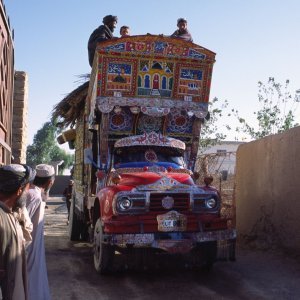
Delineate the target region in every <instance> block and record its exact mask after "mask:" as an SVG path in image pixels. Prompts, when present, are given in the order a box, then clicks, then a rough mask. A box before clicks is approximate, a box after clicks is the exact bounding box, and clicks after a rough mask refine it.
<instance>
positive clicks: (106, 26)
mask: <svg viewBox="0 0 300 300" xmlns="http://www.w3.org/2000/svg"><path fill="white" fill-rule="evenodd" d="M102 22H103V25H100V26H99V27H98V28H96V29H95V30H94V31H93V32H92V34H91V36H90V38H89V41H88V53H89V64H90V66H91V67H92V65H93V60H94V55H95V50H96V47H97V43H100V42H103V41H106V40H110V39H112V38H113V37H114V36H113V32H114V29H115V28H116V26H117V23H118V18H117V17H116V16H112V15H108V16H105V17H104V18H103V21H102Z"/></svg>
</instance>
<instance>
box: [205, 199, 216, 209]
mask: <svg viewBox="0 0 300 300" xmlns="http://www.w3.org/2000/svg"><path fill="white" fill-rule="evenodd" d="M205 205H206V207H207V208H215V207H216V205H217V201H216V199H215V198H209V199H207V200H205Z"/></svg>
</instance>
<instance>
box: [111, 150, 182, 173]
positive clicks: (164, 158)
mask: <svg viewBox="0 0 300 300" xmlns="http://www.w3.org/2000/svg"><path fill="white" fill-rule="evenodd" d="M144 166H163V167H166V168H167V167H173V168H176V169H177V168H184V166H185V164H184V160H183V157H182V154H181V153H180V151H179V150H178V149H174V148H167V147H149V146H147V147H122V148H118V149H116V150H115V153H114V167H115V168H125V167H144Z"/></svg>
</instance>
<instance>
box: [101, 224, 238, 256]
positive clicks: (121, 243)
mask: <svg viewBox="0 0 300 300" xmlns="http://www.w3.org/2000/svg"><path fill="white" fill-rule="evenodd" d="M235 239H236V230H235V229H226V230H219V231H208V232H192V233H187V232H170V233H167V232H158V233H145V234H105V238H104V240H105V242H106V243H108V244H110V245H114V246H118V247H122V248H124V247H127V246H128V245H131V246H133V247H146V248H159V249H162V250H165V251H167V252H172V253H186V252H189V251H190V250H191V249H192V248H193V247H195V246H196V244H197V243H204V242H212V241H229V240H235Z"/></svg>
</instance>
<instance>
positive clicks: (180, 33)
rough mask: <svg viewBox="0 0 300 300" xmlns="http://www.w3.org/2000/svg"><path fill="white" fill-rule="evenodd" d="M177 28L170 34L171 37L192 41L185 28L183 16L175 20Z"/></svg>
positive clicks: (185, 22) (185, 23) (185, 21)
mask: <svg viewBox="0 0 300 300" xmlns="http://www.w3.org/2000/svg"><path fill="white" fill-rule="evenodd" d="M177 27H178V29H177V30H176V31H175V32H174V33H173V34H172V35H171V37H174V38H179V39H182V40H185V41H187V42H193V38H192V35H191V34H190V32H189V31H188V29H187V20H186V19H185V18H179V19H178V20H177Z"/></svg>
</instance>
